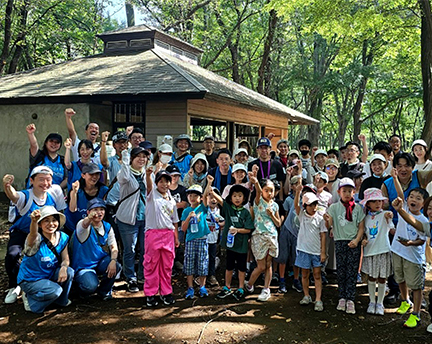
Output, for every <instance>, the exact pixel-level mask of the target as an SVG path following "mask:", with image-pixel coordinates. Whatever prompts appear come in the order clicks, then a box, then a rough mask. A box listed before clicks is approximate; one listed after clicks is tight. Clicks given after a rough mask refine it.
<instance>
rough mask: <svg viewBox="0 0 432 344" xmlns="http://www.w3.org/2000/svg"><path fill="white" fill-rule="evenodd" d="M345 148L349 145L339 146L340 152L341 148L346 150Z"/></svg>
mask: <svg viewBox="0 0 432 344" xmlns="http://www.w3.org/2000/svg"><path fill="white" fill-rule="evenodd" d="M344 149H347V146H346V145H344V146H340V147H339V152H340V151H341V150H344Z"/></svg>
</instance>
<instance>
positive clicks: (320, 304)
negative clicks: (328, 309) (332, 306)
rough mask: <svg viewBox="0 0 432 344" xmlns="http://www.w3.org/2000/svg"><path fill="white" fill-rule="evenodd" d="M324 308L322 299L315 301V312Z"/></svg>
mask: <svg viewBox="0 0 432 344" xmlns="http://www.w3.org/2000/svg"><path fill="white" fill-rule="evenodd" d="M323 310H324V304H323V302H322V301H315V307H314V311H315V312H322V311H323Z"/></svg>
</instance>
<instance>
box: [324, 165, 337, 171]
mask: <svg viewBox="0 0 432 344" xmlns="http://www.w3.org/2000/svg"><path fill="white" fill-rule="evenodd" d="M326 170H327V171H330V170H337V167H336V166H327V167H326Z"/></svg>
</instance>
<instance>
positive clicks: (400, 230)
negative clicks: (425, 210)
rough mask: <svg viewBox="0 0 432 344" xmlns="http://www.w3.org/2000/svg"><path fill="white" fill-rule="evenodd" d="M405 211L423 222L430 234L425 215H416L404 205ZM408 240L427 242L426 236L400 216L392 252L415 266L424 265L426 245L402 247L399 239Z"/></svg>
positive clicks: (424, 228) (425, 229)
mask: <svg viewBox="0 0 432 344" xmlns="http://www.w3.org/2000/svg"><path fill="white" fill-rule="evenodd" d="M404 210H405V211H406V212H407V213H408V214H410V215H412V216H413V217H414V218H415V219H416V220H418V221H420V222H422V224H423V230H424V231H425V232H428V231H429V230H430V229H429V221H428V219H427V218H426V217H425V216H424V215H423V214H420V215H414V214H412V213H411V212H410V211H409V210H408V206H407V205H406V204H404ZM399 236H400V237H402V238H406V239H408V240H416V239H421V240H426V235H424V234H422V233H419V232H417V230H416V229H415V228H414V227H413V226H411V225H409V224H408V223H407V222H405V220H404V219H403V218H402V216H399V221H398V224H397V227H396V234H395V237H394V240H393V242H392V245H391V250H392V252H394V253H396V254H398V255H399V256H401V257H402V258H405V259H406V260H408V261H410V262H412V263H414V264H423V262H424V260H425V247H426V243H424V244H423V245H420V246H404V245H402V244H401V243H400V242H399V240H397V238H398V237H399Z"/></svg>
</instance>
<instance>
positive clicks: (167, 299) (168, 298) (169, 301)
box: [160, 294, 175, 306]
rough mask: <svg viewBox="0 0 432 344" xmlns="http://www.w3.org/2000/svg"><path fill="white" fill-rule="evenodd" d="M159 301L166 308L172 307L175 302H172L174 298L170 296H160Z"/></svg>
mask: <svg viewBox="0 0 432 344" xmlns="http://www.w3.org/2000/svg"><path fill="white" fill-rule="evenodd" d="M160 299H161V301H162V302H163V303H164V305H166V306H170V305H173V304H174V303H175V300H174V297H173V296H172V294H168V295H161V296H160Z"/></svg>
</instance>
